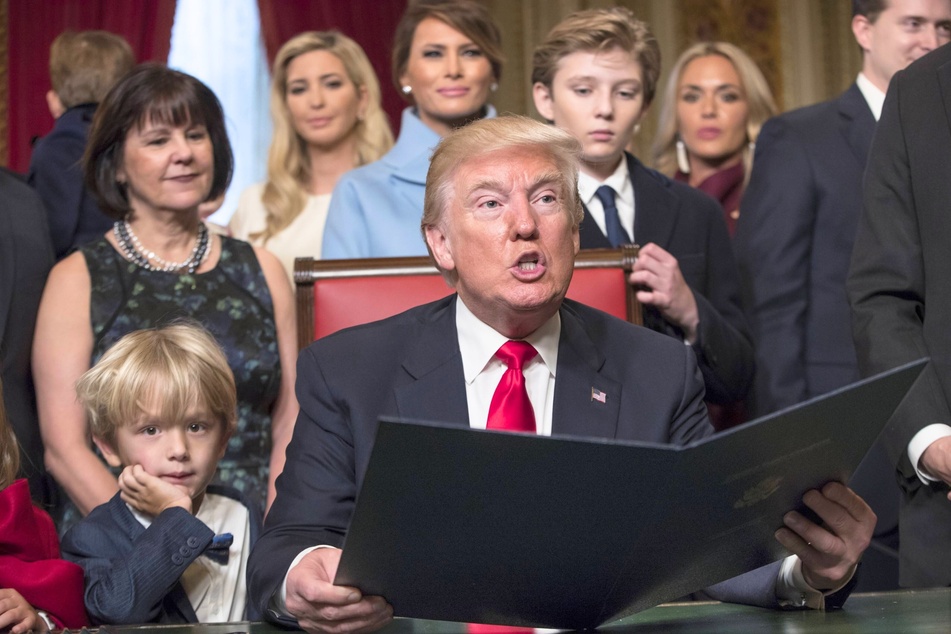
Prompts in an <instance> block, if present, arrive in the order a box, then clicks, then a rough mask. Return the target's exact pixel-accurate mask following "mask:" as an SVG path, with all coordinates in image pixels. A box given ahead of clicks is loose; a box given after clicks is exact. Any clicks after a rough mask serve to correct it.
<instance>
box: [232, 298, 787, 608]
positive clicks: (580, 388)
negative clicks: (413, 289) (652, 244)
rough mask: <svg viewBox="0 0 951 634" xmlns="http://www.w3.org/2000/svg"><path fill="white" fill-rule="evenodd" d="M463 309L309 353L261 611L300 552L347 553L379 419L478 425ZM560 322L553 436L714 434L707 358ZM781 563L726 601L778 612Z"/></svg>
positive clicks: (254, 582)
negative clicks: (598, 397)
mask: <svg viewBox="0 0 951 634" xmlns="http://www.w3.org/2000/svg"><path fill="white" fill-rule="evenodd" d="M455 302H456V297H455V296H454V295H453V296H450V297H447V298H445V299H442V300H439V301H437V302H433V303H431V304H426V305H423V306H419V307H417V308H414V309H412V310H409V311H407V312H405V313H402V314H400V315H397V316H395V317H391V318H389V319H386V320H383V321H379V322H375V323H371V324H367V325H364V326H358V327H356V328H351V329H348V330H344V331H341V332H339V333H336V334H334V335H331V336H329V337H326V338H324V339H320V340H318V341H316V342H314V343H313V344H311V345H310V346H309V347H308V348H306V349H305V350H304V351H303V352H302V353H301V355H300V358H299V360H298V375H297V376H298V379H297V397H298V400H299V402H300V406H301V410H300V415H299V417H298V419H297V424H296V426H295V428H294V436H293V439H292V440H291V443H290V445H289V446H288V449H287V463H286V465H285V467H284V471H283V473H282V474H281V476H280V477H279V478H278V481H277V499H276V500H275V502H274V504H273V505H272V507H271V510H270V512H269V514H268V517H267V524H266V527H265V532H264V535H262V537H261V540H260V541H259V542H258V543H257V545H256V546H255V548H254V550H253V551H252V553H251V560H250V561H249V563H248V589H249V593H250V597H251V600H252V601H254V602H255V604H256V605H257V606H258V608H260V609H261V610H262V611H264V612H267V605H268V602H269V601H270V599H271V597H272V596H273V595H274V593H275V592H276V591H277V590H278V589H279V587H280V585H281V583H282V582H283V580H284V577H285V575H286V573H287V570H288V568H289V566H290V564H291V561H292V560H293V559H294V557H296V556H297V555H298V553H300V552H301V551H302V550H304V549H305V548H309V547H311V546H315V545H318V544H327V545H332V546H338V547H339V546H341V545H342V544H343V540H344V535H345V533H346V530H347V526H348V525H349V522H350V517H351V514H352V512H353V508H354V503H355V499H356V495H357V492H358V491H359V489H360V486H361V484H362V482H363V476H364V473H365V471H366V468H367V464H368V461H369V457H370V450H371V449H372V446H373V441H374V437H375V433H376V427H377V420H378V419H379V417H380V416H385V415H389V416H394V417H398V418H402V419H407V420H420V421H439V422H443V423H450V424H456V425H460V426H468V425H469V416H468V409H467V400H466V390H465V380H464V378H463V369H462V359H461V355H460V352H459V344H458V337H457V333H456V318H455V312H456V311H455V306H456V303H455ZM561 323H562V330H561V339H560V343H559V349H558V369H557V376H558V378H557V380H556V381H555V397H554V399H555V400H554V409H553V411H554V414H553V420H552V434H553V435H566V436H585V437H591V438H608V439H624V440H639V441H647V442H654V443H664V444H683V443H686V442H689V441H691V440H695V439H697V438H701V437H704V436H706V435H708V434H710V433H712V431H713V429H712V427H710V424H709V422H708V420H707V417H706V413H705V408H704V405H703V401H702V397H703V386H702V381H701V377H700V374H699V372H698V370H697V365H696V361H695V359H694V355H693V354H692V353H691V352H690V351H689V350H688V348H687V347H686V346H684V345H683V344H682V343H679V342H677V341H675V340H674V339H672V338H670V337H664V336H659V335H658V334H656V333H653V332H651V331H650V330H647V329H646V328H640V327H637V326H633V325H631V324H629V323H627V322H624V321H621V320H619V319H615V318H613V317H610V316H608V315H606V314H604V313H602V312H599V311H596V310H594V309H592V308H588V307H586V306H583V305H581V304H577V303H575V302H572V301H570V300H566V301H565V302H564V305H563V306H562V308H561ZM592 387H597V388H598V389H600V390H601V391H603V392H605V393H606V394H608V399H607V402H606V403H598V402H595V401H593V400H592V399H591V388H592ZM778 566H779V563H778V562H777V563H775V564H771V565H770V566H767V567H764V568H760V569H758V570H755V571H753V572H752V573H748V574H747V575H743V576H742V577H738V578H737V579H738V581H735V582H734V583H731V582H725V583H724V584H720V585H718V586H717V587H715V588H714V592H715V594H716V596H717V597H718V598H722V599H727V600H735V601H743V602H746V603H753V604H756V605H764V606H772V605H775V604H776V598H775V582H776V578H777V575H778V570H779V567H778ZM269 616H270V617H272V618H276V616H277V615H275V614H274V613H269Z"/></svg>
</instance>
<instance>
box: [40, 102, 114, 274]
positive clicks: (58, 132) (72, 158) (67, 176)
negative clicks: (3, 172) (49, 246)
mask: <svg viewBox="0 0 951 634" xmlns="http://www.w3.org/2000/svg"><path fill="white" fill-rule="evenodd" d="M95 112H96V104H84V105H80V106H74V107H72V108H70V109H69V110H67V111H66V112H64V113H63V114H62V116H60V118H59V119H57V120H56V123H54V124H53V130H52V131H51V132H50V133H49V134H47V135H46V136H45V137H43V138H42V139H40V140H38V141H37V142H36V145H35V146H34V148H33V155H32V156H31V157H30V172H29V183H30V185H32V186H33V188H34V189H36V191H37V193H38V194H39V195H40V198H42V199H43V204H44V205H46V213H47V214H48V216H49V224H50V235H51V236H52V238H53V248H54V250H55V253H56V258H57V259H60V258H63V257H65V256H66V255H68V254H69V252H70V251H72V250H73V249H75V248H77V247H79V246H81V245H83V244H86V243H87V242H90V241H92V240H95V239H97V238H100V237H102V234H104V233H105V232H106V231H108V230H109V229H110V228H111V227H112V222H113V221H112V219H111V218H109V217H108V216H106V215H105V214H104V213H102V211H101V210H100V209H99V205H98V204H97V203H96V200H95V198H93V196H92V195H91V194H90V193H89V192H88V191H87V190H86V186H85V185H84V184H83V170H82V158H83V152H85V151H86V140H87V139H88V137H89V126H90V124H91V123H92V117H93V114H95Z"/></svg>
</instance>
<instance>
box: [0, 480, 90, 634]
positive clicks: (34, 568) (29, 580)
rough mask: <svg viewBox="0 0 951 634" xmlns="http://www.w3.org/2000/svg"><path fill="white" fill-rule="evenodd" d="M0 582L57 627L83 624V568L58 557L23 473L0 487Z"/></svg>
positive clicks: (47, 519) (50, 531) (86, 621)
mask: <svg viewBox="0 0 951 634" xmlns="http://www.w3.org/2000/svg"><path fill="white" fill-rule="evenodd" d="M0 588H13V589H14V590H16V591H17V592H19V593H20V594H21V595H23V598H24V599H26V600H27V602H29V604H30V605H32V606H33V607H34V608H35V609H36V610H42V611H43V612H46V613H47V614H49V616H50V618H51V619H52V620H53V622H54V623H55V624H56V625H57V626H58V627H60V628H63V627H69V628H80V627H83V626H84V625H88V624H89V619H88V618H87V617H86V608H85V606H84V605H83V569H82V568H80V567H79V566H78V565H76V564H74V563H72V562H69V561H64V560H63V559H61V558H60V554H59V539H58V538H57V537H56V528H55V527H54V526H53V520H52V519H50V516H49V515H47V514H46V513H45V512H44V511H42V510H41V509H39V508H37V507H36V506H34V505H33V501H32V500H31V499H30V488H29V485H28V484H27V481H26V480H25V479H21V480H17V481H15V482H14V483H13V484H11V485H10V486H8V487H7V488H6V489H4V490H3V491H0Z"/></svg>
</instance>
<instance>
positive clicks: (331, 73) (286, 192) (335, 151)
mask: <svg viewBox="0 0 951 634" xmlns="http://www.w3.org/2000/svg"><path fill="white" fill-rule="evenodd" d="M271 117H272V119H273V121H274V137H273V139H272V141H271V149H270V151H269V153H268V167H267V171H268V174H267V181H265V182H264V183H257V184H255V185H252V186H250V187H248V188H247V189H246V190H245V191H244V192H243V193H242V194H241V198H240V200H239V202H238V208H237V210H236V211H235V213H234V215H233V216H232V218H231V222H230V224H229V226H230V229H231V232H232V234H233V235H234V237H236V238H241V239H243V240H248V241H249V242H251V243H252V244H255V245H257V246H263V247H265V248H266V249H267V250H268V251H271V252H272V253H274V254H275V255H276V256H277V257H278V259H279V260H280V261H281V264H282V265H283V266H284V269H285V270H286V271H287V275H288V277H289V278H290V280H291V282H292V283H293V279H294V259H295V258H297V257H304V256H311V257H315V258H319V257H320V245H321V241H322V239H323V233H324V222H325V221H326V218H327V208H328V206H329V205H330V194H331V192H332V191H333V188H334V186H335V185H336V184H337V180H338V179H339V178H340V176H341V175H342V174H344V173H346V172H348V171H349V170H351V169H353V168H354V167H357V166H360V165H364V164H366V163H370V162H372V161H375V160H377V159H378V158H380V157H381V156H382V155H383V154H385V153H386V152H387V150H389V149H390V147H391V146H392V145H393V134H392V132H391V131H390V126H389V123H388V122H387V119H386V115H385V114H384V113H383V110H382V108H381V107H380V85H379V82H378V81H377V78H376V74H375V73H374V72H373V67H372V66H370V62H369V60H368V59H367V56H366V54H365V53H364V52H363V49H361V48H360V45H359V44H357V43H356V42H354V41H353V40H352V39H350V38H349V37H347V36H345V35H343V34H341V33H339V32H336V31H320V32H318V31H309V32H306V33H301V34H299V35H296V36H294V37H293V38H291V39H290V40H289V41H288V42H287V43H285V44H284V46H282V47H281V50H280V51H278V54H277V58H276V59H275V60H274V70H273V79H272V83H271Z"/></svg>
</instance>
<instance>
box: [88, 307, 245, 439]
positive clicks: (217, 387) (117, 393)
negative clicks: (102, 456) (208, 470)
mask: <svg viewBox="0 0 951 634" xmlns="http://www.w3.org/2000/svg"><path fill="white" fill-rule="evenodd" d="M76 393H77V395H78V397H79V401H80V403H82V405H83V408H84V409H85V410H86V417H87V420H88V421H89V427H90V429H91V430H92V434H93V436H95V437H96V438H99V439H100V440H102V441H105V442H106V443H108V444H109V445H110V446H112V447H114V446H115V435H116V430H117V429H118V428H119V427H120V426H121V425H131V424H133V423H134V422H135V421H137V420H138V419H139V418H140V417H141V416H142V414H143V413H144V412H145V411H146V408H148V407H150V406H152V405H154V404H155V403H158V406H159V411H158V412H157V414H158V416H159V417H160V418H161V419H162V420H174V421H178V420H182V419H183V418H184V417H185V415H186V413H187V412H188V409H189V408H191V407H192V406H194V405H199V406H204V407H205V408H207V410H208V412H209V413H210V414H211V415H212V416H213V417H215V419H217V420H218V421H220V422H221V423H223V424H224V425H225V429H226V432H227V433H226V435H225V438H227V437H229V436H230V435H231V433H232V432H233V431H234V427H235V419H236V416H237V394H236V391H235V383H234V375H233V374H232V372H231V368H230V367H229V366H228V360H227V358H226V357H225V354H224V352H222V350H221V347H220V346H219V345H218V343H217V342H216V341H215V339H214V337H212V336H211V334H209V333H208V332H207V331H206V330H205V329H204V328H202V327H201V326H199V325H198V324H197V323H194V322H176V323H173V324H171V325H169V326H164V327H162V328H155V329H150V330H138V331H135V332H131V333H129V334H127V335H126V336H124V337H122V339H120V340H119V341H117V342H116V343H115V344H114V345H113V346H112V347H111V348H110V349H109V350H107V351H106V353H105V354H104V355H102V358H101V359H99V362H98V363H96V365H95V366H93V367H92V368H91V369H90V370H88V371H87V372H86V373H85V374H83V375H82V377H81V378H80V379H79V382H78V383H77V384H76Z"/></svg>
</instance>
